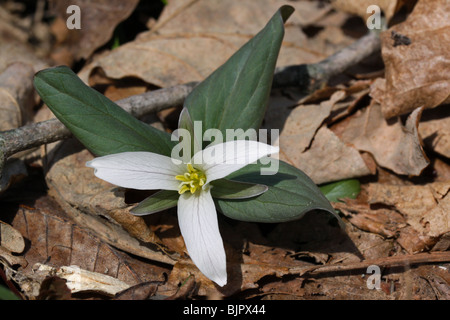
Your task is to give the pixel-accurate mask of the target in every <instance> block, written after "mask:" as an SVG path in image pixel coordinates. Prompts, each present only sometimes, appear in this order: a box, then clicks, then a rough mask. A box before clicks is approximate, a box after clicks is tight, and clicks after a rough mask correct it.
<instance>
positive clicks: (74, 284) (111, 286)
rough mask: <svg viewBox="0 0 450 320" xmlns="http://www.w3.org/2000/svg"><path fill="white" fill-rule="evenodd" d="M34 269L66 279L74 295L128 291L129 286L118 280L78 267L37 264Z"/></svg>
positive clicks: (113, 293)
mask: <svg viewBox="0 0 450 320" xmlns="http://www.w3.org/2000/svg"><path fill="white" fill-rule="evenodd" d="M33 269H34V270H35V271H36V272H39V273H41V274H42V275H45V276H50V275H52V276H57V277H59V278H61V279H65V280H66V281H67V282H66V285H67V287H68V288H69V289H70V291H71V292H72V293H77V292H83V291H94V292H98V293H102V294H105V295H109V296H114V295H115V294H116V293H118V292H120V291H123V290H126V289H128V288H129V287H130V285H129V284H127V283H125V282H123V281H120V280H119V279H117V278H114V277H111V276H108V275H105V274H102V273H98V272H92V271H88V270H84V269H81V268H80V267H78V266H62V267H59V268H55V267H52V266H48V265H45V264H41V263H37V264H36V265H35V266H34V267H33Z"/></svg>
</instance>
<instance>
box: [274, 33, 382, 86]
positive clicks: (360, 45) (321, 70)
mask: <svg viewBox="0 0 450 320" xmlns="http://www.w3.org/2000/svg"><path fill="white" fill-rule="evenodd" d="M380 49H381V41H380V37H379V35H378V34H377V33H375V32H369V33H368V34H367V35H365V36H364V37H362V38H360V39H359V40H357V41H356V42H354V43H352V44H351V45H350V46H348V47H346V48H344V49H342V50H340V51H338V52H336V53H335V54H333V55H331V56H330V57H328V58H326V59H324V60H322V61H320V62H318V63H313V64H301V65H296V66H287V67H283V68H278V69H277V70H276V72H275V75H274V79H273V83H274V85H273V86H274V87H276V88H278V87H290V86H291V87H300V88H304V89H305V90H307V91H314V90H316V89H318V88H320V87H321V86H322V85H323V84H324V83H326V82H327V81H328V80H329V79H330V78H331V77H333V76H335V75H338V74H340V73H342V72H344V71H345V70H346V69H347V68H348V67H350V66H352V65H355V64H357V63H359V62H360V61H362V60H363V59H365V58H367V57H368V56H370V55H371V54H372V53H374V52H377V51H379V50H380Z"/></svg>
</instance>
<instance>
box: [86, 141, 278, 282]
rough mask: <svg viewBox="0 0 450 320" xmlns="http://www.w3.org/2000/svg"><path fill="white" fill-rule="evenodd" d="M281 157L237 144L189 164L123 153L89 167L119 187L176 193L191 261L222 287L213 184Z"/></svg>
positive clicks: (252, 144)
mask: <svg viewBox="0 0 450 320" xmlns="http://www.w3.org/2000/svg"><path fill="white" fill-rule="evenodd" d="M277 152H278V147H273V146H270V145H267V144H265V143H261V142H257V141H248V140H237V141H229V142H225V143H220V144H216V145H213V146H209V147H207V148H205V149H204V150H201V151H199V152H197V153H196V154H195V155H194V156H193V157H192V159H191V161H190V162H188V163H186V162H182V161H180V160H177V159H172V158H170V157H167V156H163V155H160V154H156V153H151V152H124V153H117V154H111V155H107V156H103V157H99V158H95V159H94V160H92V161H89V162H87V163H86V165H87V166H88V167H92V168H94V169H95V175H96V176H97V177H98V178H100V179H103V180H105V181H108V182H110V183H112V184H115V185H117V186H120V187H124V188H131V189H138V190H159V189H162V190H174V191H178V194H179V198H178V202H177V207H178V209H177V210H178V222H179V226H180V230H181V234H182V236H183V239H184V242H185V245H186V248H187V251H188V253H189V256H190V257H191V259H192V261H193V262H194V263H195V265H196V266H197V267H198V269H199V270H200V271H201V272H202V273H203V274H204V275H205V276H206V277H208V278H209V279H210V280H212V281H214V282H215V283H217V284H218V285H220V286H224V285H225V284H226V283H227V272H226V256H225V249H224V246H223V241H222V237H221V235H220V232H219V225H218V220H217V212H216V208H215V205H214V201H213V198H212V195H211V188H212V187H213V186H212V185H211V182H213V181H215V180H218V179H222V178H224V177H226V176H228V175H229V174H231V173H233V172H234V171H237V170H239V169H241V168H243V167H244V166H246V165H248V164H250V163H253V162H256V161H257V160H258V159H260V158H262V157H265V156H268V155H270V154H273V153H277Z"/></svg>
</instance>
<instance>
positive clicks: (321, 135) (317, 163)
mask: <svg viewBox="0 0 450 320" xmlns="http://www.w3.org/2000/svg"><path fill="white" fill-rule="evenodd" d="M280 141H281V137H280ZM280 159H282V160H285V161H287V162H288V163H291V164H292V165H294V166H296V167H297V168H299V169H300V170H302V171H303V172H305V173H306V174H307V175H308V176H309V177H310V178H311V179H312V180H313V181H314V182H315V183H317V184H321V183H326V182H330V181H337V180H343V179H349V178H355V177H362V176H366V175H370V174H372V173H373V172H372V171H371V170H370V169H369V167H368V166H367V165H366V163H365V162H364V160H363V158H362V157H361V155H360V153H359V152H358V150H356V149H355V148H353V147H351V146H349V145H347V144H345V143H344V142H342V141H341V140H340V139H339V138H338V137H337V136H336V135H335V134H334V133H333V132H332V131H331V130H330V129H328V128H327V127H325V126H323V127H321V128H320V129H319V130H318V131H317V133H316V135H315V137H314V140H313V141H312V144H311V147H310V148H309V149H308V150H306V151H305V152H303V153H302V152H300V151H299V150H298V149H297V148H296V146H295V145H294V146H292V147H291V148H289V149H287V148H286V149H283V150H281V151H280ZM318 159H319V160H318Z"/></svg>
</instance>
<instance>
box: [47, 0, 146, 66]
mask: <svg viewBox="0 0 450 320" xmlns="http://www.w3.org/2000/svg"><path fill="white" fill-rule="evenodd" d="M138 2H139V1H138V0H129V1H120V0H119V1H117V0H116V1H111V0H109V1H105V0H96V1H85V0H58V1H51V5H52V10H53V11H54V12H55V13H56V14H57V16H59V18H60V19H62V20H63V21H66V20H67V19H68V17H69V15H68V14H67V12H66V11H67V8H68V7H69V6H70V5H77V6H79V8H80V11H81V12H80V18H81V22H80V26H81V29H73V30H66V31H67V33H66V34H65V35H64V37H65V39H64V41H62V43H63V44H60V46H62V45H64V46H66V47H67V48H68V50H69V51H70V52H71V53H72V54H73V56H74V57H75V59H76V60H79V59H81V58H83V59H87V58H89V57H90V56H91V55H92V53H93V52H94V51H95V50H96V49H98V48H99V47H100V46H102V45H104V44H105V43H106V42H108V40H109V39H110V38H111V36H112V34H113V31H114V29H115V28H116V26H117V25H118V24H119V23H120V22H122V21H123V20H125V19H126V18H127V17H128V16H129V15H130V14H131V13H132V12H133V10H134V9H135V8H136V6H137V4H138Z"/></svg>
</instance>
